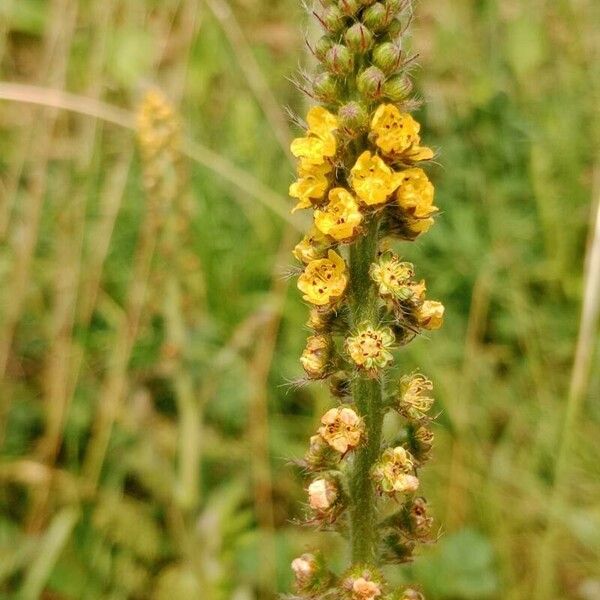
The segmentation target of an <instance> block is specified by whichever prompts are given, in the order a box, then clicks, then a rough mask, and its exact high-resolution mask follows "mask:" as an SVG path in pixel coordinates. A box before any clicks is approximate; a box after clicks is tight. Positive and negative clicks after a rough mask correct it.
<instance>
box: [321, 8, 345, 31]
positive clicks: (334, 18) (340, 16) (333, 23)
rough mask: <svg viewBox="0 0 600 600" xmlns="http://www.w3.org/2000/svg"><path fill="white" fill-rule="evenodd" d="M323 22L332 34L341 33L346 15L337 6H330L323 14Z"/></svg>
mask: <svg viewBox="0 0 600 600" xmlns="http://www.w3.org/2000/svg"><path fill="white" fill-rule="evenodd" d="M321 22H322V23H323V26H324V27H325V29H327V31H329V32H330V33H340V31H341V30H342V29H343V27H344V13H342V11H341V10H340V9H339V8H338V7H337V6H328V7H327V8H326V9H325V10H324V11H323V13H322V14H321Z"/></svg>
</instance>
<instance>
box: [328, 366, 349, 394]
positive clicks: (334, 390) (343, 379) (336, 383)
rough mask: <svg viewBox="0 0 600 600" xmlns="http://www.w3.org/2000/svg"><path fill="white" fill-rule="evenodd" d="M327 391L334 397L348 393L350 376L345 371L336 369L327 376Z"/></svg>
mask: <svg viewBox="0 0 600 600" xmlns="http://www.w3.org/2000/svg"><path fill="white" fill-rule="evenodd" d="M329 391H330V392H331V395H332V396H334V397H335V398H346V397H347V396H349V395H350V376H349V375H348V373H347V372H346V371H336V372H335V373H333V374H332V375H331V376H330V377H329Z"/></svg>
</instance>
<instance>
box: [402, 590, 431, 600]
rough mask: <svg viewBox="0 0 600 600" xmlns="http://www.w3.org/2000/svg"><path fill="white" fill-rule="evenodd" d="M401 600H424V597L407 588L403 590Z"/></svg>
mask: <svg viewBox="0 0 600 600" xmlns="http://www.w3.org/2000/svg"><path fill="white" fill-rule="evenodd" d="M401 600H425V596H423V594H421V592H417V590H413V589H410V588H409V589H406V590H404V592H403V594H402V598H401Z"/></svg>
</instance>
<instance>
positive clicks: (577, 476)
mask: <svg viewBox="0 0 600 600" xmlns="http://www.w3.org/2000/svg"><path fill="white" fill-rule="evenodd" d="M229 8H231V9H232V10H233V12H229ZM599 10H600V9H599V6H598V4H597V3H596V2H594V1H593V0H559V1H552V2H550V1H548V0H528V1H525V0H505V1H503V2H500V0H480V1H475V0H437V1H436V2H421V3H419V6H418V7H417V19H416V21H415V23H414V45H413V47H414V50H416V51H418V52H419V54H420V59H419V61H420V65H421V68H420V69H419V70H418V71H417V73H416V79H417V82H416V85H417V89H418V91H419V93H420V94H421V95H422V96H423V97H424V99H425V100H426V105H425V107H424V109H423V110H422V111H421V114H420V116H419V120H421V121H422V122H423V123H424V132H425V140H426V143H428V144H429V145H433V146H437V147H439V148H440V165H441V166H439V167H438V168H437V169H436V172H435V173H433V179H434V180H435V181H436V185H437V194H438V202H437V204H438V205H439V206H440V207H442V210H443V215H442V216H441V218H439V219H438V224H437V226H436V227H435V228H434V230H433V231H432V232H431V233H430V234H429V235H428V236H426V237H424V238H423V240H422V241H419V242H418V243H417V244H414V245H411V246H410V247H406V248H402V252H403V253H404V255H405V257H406V258H407V259H408V260H411V261H413V262H415V264H417V265H418V266H419V274H421V275H423V276H424V277H426V278H427V280H428V281H429V282H430V288H431V293H432V295H433V296H434V297H436V298H440V299H443V300H444V302H445V303H446V304H447V307H448V312H447V314H448V317H447V322H446V326H445V328H444V329H443V330H442V331H441V332H440V333H437V334H435V336H432V339H431V340H421V341H417V342H415V343H414V344H412V345H411V346H410V350H407V351H406V352H405V354H404V355H403V356H402V357H401V360H402V361H403V362H404V364H405V365H406V369H407V370H410V369H412V368H414V367H416V366H417V365H418V366H420V367H421V368H422V369H423V370H424V372H425V373H427V374H428V375H429V376H430V377H431V378H432V379H433V381H434V383H435V384H436V389H437V399H438V406H439V409H440V411H441V417H440V419H439V421H440V424H439V425H438V427H437V431H436V438H437V442H436V444H437V445H436V448H437V449H436V453H435V458H434V460H433V461H432V463H431V467H430V468H429V470H428V472H427V474H426V476H425V477H426V481H425V484H424V485H425V487H426V489H427V495H428V498H430V501H431V502H432V505H433V511H434V513H435V514H436V515H437V518H438V521H439V523H440V524H441V527H442V532H443V535H442V537H441V540H440V542H439V543H438V544H437V545H436V546H435V547H432V548H431V549H428V550H427V551H426V552H424V556H423V557H421V558H420V559H419V560H418V561H417V562H416V563H415V564H414V565H411V566H408V567H406V568H403V569H399V570H397V572H394V573H392V574H391V576H392V577H394V578H397V579H403V580H407V581H420V582H421V583H422V585H423V587H424V590H425V591H426V593H427V597H428V598H430V599H432V600H436V599H445V600H463V599H464V600H469V599H472V600H484V599H488V598H489V599H495V598H502V599H503V600H511V599H515V600H516V599H526V598H531V597H532V593H533V591H534V589H535V588H536V585H537V583H536V578H537V577H538V573H539V569H540V561H546V559H545V558H543V559H542V558H540V557H541V556H542V553H541V552H540V546H541V545H543V532H544V528H545V524H546V522H547V517H548V505H549V503H548V499H549V498H550V496H551V493H552V487H553V481H554V476H553V474H554V465H555V460H556V453H557V446H558V442H559V440H560V436H561V429H562V426H563V423H564V407H565V401H566V397H567V393H568V387H569V378H570V373H571V368H572V363H573V355H574V348H575V340H576V337H577V333H578V325H579V313H580V306H581V299H582V290H583V257H584V253H585V246H586V236H587V235H588V230H589V228H590V223H591V214H592V208H593V206H594V198H597V197H598V182H599V180H600V177H599V173H600V171H599V164H600V163H598V156H599V155H598V150H599V145H598V139H599V135H598V134H599V120H598V112H597V108H598V105H599V99H600V98H599V95H598V82H599V81H600V78H599V77H598V75H599V73H598V65H599V64H600V61H599V60H598V59H599V52H598V39H597V26H598V23H599V22H600V20H599V17H600V14H599ZM304 19H305V18H304V15H303V13H302V12H301V10H300V6H299V3H297V2H296V1H295V0H285V1H282V0H279V1H275V0H237V2H236V3H235V4H234V5H232V6H231V7H229V5H227V4H226V3H225V0H206V2H197V1H196V0H161V1H158V0H79V1H75V0H2V2H1V3H0V70H1V79H2V80H3V81H4V82H12V83H25V84H30V85H35V86H38V87H39V88H42V89H41V90H40V89H38V88H35V89H34V88H28V89H27V90H26V92H25V96H27V97H26V98H25V100H27V101H28V102H13V101H11V102H8V101H2V100H1V99H0V131H1V136H0V196H1V205H0V243H1V245H0V279H1V285H0V302H1V304H0V369H1V371H2V375H3V377H2V383H1V389H0V392H1V396H0V398H1V399H0V443H1V456H0V597H1V598H6V599H12V598H23V599H33V598H39V597H43V598H48V599H50V598H52V599H64V600H67V599H75V598H77V599H82V600H88V599H90V600H91V599H97V598H107V599H114V600H117V599H126V598H134V599H135V598H140V599H141V598H152V599H167V598H168V599H175V600H178V599H181V600H186V599H188V598H190V599H191V598H203V599H207V600H220V599H229V598H234V599H236V600H246V599H248V600H249V599H251V598H258V599H269V598H273V597H274V596H275V593H276V592H277V591H284V590H285V589H286V586H287V585H288V584H289V573H288V565H289V562H290V560H291V558H293V557H294V556H295V555H296V554H297V553H299V552H301V551H303V550H304V549H305V548H307V547H310V546H311V544H312V543H313V542H314V541H315V540H316V539H317V537H320V536H316V535H315V532H313V531H311V530H309V529H304V530H303V529H300V528H297V527H296V526H294V525H293V524H292V523H291V522H290V521H291V519H293V518H294V517H298V516H300V514H301V511H302V507H301V505H302V502H303V501H304V492H303V489H302V482H301V480H300V478H299V477H298V473H297V472H295V471H294V469H292V468H290V467H289V465H288V464H287V459H288V458H290V457H296V456H300V455H301V454H302V453H303V452H304V446H305V444H306V441H307V439H308V435H309V433H310V432H312V431H313V429H314V428H315V424H316V419H317V415H318V414H319V413H320V412H321V411H322V410H323V409H324V407H325V406H327V403H328V399H327V397H326V394H325V392H324V391H323V390H321V389H319V387H318V386H313V385H311V386H300V387H298V386H295V385H294V384H293V382H294V381H295V380H296V379H297V378H298V377H299V375H300V367H299V364H298V361H297V357H298V355H299V354H300V352H301V349H302V347H303V343H304V338H305V330H304V327H303V324H304V320H305V317H306V310H305V308H304V306H303V305H302V303H301V301H300V300H299V295H298V294H297V293H296V292H295V290H294V289H289V288H293V286H290V285H289V282H288V281H287V279H286V278H285V277H284V276H283V275H284V274H285V272H286V269H287V268H288V265H289V264H290V263H291V261H292V259H291V257H290V255H289V249H290V248H291V247H292V246H293V245H294V243H295V242H296V241H297V238H298V237H299V228H302V227H304V225H305V223H303V222H302V221H301V219H300V220H297V221H296V220H291V221H290V219H289V218H288V219H287V220H285V219H282V217H281V215H285V214H286V213H287V210H288V209H289V207H290V206H291V204H290V201H288V200H287V199H286V190H287V185H288V184H289V182H290V181H291V179H292V166H291V164H290V163H289V161H288V158H287V156H286V152H285V150H284V148H285V141H286V140H287V139H288V138H289V137H290V135H291V134H290V131H289V129H288V126H287V122H286V120H285V118H284V116H283V114H282V112H281V109H280V107H281V106H284V105H289V106H291V107H292V108H293V109H294V110H296V111H299V112H301V111H302V110H303V100H302V98H300V96H299V94H298V93H297V92H296V90H295V89H294V88H293V86H292V85H291V84H289V82H288V81H287V80H286V77H287V76H291V75H293V73H294V71H295V69H296V67H297V66H298V64H299V62H300V63H305V62H306V61H308V60H309V58H308V57H307V56H306V53H305V50H304V49H303V48H304V46H303V40H302V37H301V34H302V28H303V26H304V25H303V24H304V23H305V20H304ZM150 85H156V86H159V87H160V88H161V89H163V90H164V91H165V93H167V94H168V96H169V97H170V98H171V100H172V101H173V102H174V104H175V105H176V106H177V108H178V110H179V111H180V114H181V121H182V123H183V129H184V133H185V137H186V138H188V139H189V140H193V141H194V144H195V145H192V146H189V147H188V150H189V154H191V155H192V159H190V160H187V162H186V164H185V171H186V172H187V175H183V176H182V178H183V179H182V185H183V188H184V189H185V190H186V191H185V192H184V193H182V195H181V198H180V199H179V201H178V202H177V205H176V206H175V208H173V209H172V211H170V212H167V211H162V212H161V209H160V207H158V209H157V208H156V207H154V208H153V207H152V206H151V205H150V203H149V201H148V199H147V198H146V196H145V194H144V187H143V185H142V176H141V173H140V164H139V157H138V155H137V152H136V150H135V138H134V135H133V133H132V132H131V131H130V130H128V129H127V128H123V127H119V126H116V125H114V124H110V123H107V122H105V121H103V120H97V119H94V118H91V117H89V116H85V115H82V114H80V112H81V111H83V112H86V111H87V112H90V111H91V112H97V111H96V108H97V106H96V105H95V104H93V101H94V100H101V101H102V102H104V103H108V104H110V105H112V106H118V107H121V108H124V109H126V110H128V111H131V110H134V109H135V107H136V106H137V104H138V102H139V100H140V97H141V94H142V93H143V91H144V90H145V89H147V88H148V86H150ZM48 89H52V90H65V91H68V92H71V93H73V94H76V95H77V96H81V97H84V98H86V99H88V101H85V102H84V103H83V105H80V104H78V105H77V107H76V108H77V111H75V112H73V111H65V110H59V109H57V108H52V107H51V105H53V104H55V101H56V96H55V95H53V94H52V93H51V92H48V91H47V90H48ZM6 90H7V88H6V87H0V98H2V92H6ZM32 99H33V100H36V101H39V102H41V105H34V104H30V103H29V101H31V100H32ZM89 99H91V101H92V103H91V104H90V100H89ZM63 100H64V98H62V100H61V98H59V104H60V102H62V101H63ZM78 111H79V112H78ZM111 114H112V113H111ZM119 114H120V113H119ZM125 120H126V121H127V119H125ZM125 124H127V123H125ZM199 144H202V146H200V145H199ZM206 148H210V149H212V150H213V151H214V152H215V153H217V154H216V155H214V156H213V155H210V154H207V151H206ZM273 208H275V210H273ZM149 215H150V217H149ZM148 223H150V225H148ZM152 224H154V229H153V225H152ZM167 224H168V225H167ZM157 228H158V231H162V232H163V233H160V235H159V234H158V233H156V232H157ZM171 228H172V229H171ZM169 231H170V232H171V235H170V236H169V235H167V234H166V233H164V232H169ZM163 234H164V235H163ZM154 245H156V247H155V246H154ZM144 257H146V258H148V257H150V259H151V260H150V262H149V263H148V265H149V267H148V268H147V269H145V268H144ZM145 285H147V291H148V293H147V294H146V299H145V301H144V302H143V303H141V304H140V301H139V290H140V289H142V290H143V289H144V286H145ZM142 298H143V294H142ZM138 313H139V314H138ZM138 317H139V318H138ZM593 365H594V368H593V369H592V374H591V378H590V381H589V385H588V386H587V393H586V395H585V398H584V400H585V404H584V407H583V410H582V413H581V415H580V418H579V419H578V420H577V422H576V424H575V426H574V427H575V429H574V431H573V433H574V441H575V443H574V445H573V447H572V451H571V453H570V455H569V457H568V467H569V469H568V474H567V479H566V484H567V485H566V489H567V491H568V494H567V501H568V502H567V505H566V506H565V507H563V510H562V511H561V513H560V518H559V522H558V523H557V527H559V532H560V537H559V544H557V545H556V546H553V548H552V549H551V550H552V553H551V558H552V559H554V561H555V562H553V563H551V565H555V567H554V566H552V567H551V568H552V569H555V571H556V574H557V577H558V582H559V586H560V590H559V592H557V594H558V595H557V596H556V597H557V598H561V599H565V598H573V599H575V598H577V599H580V600H597V599H598V598H600V579H599V578H598V564H599V561H600V508H599V505H598V494H599V492H600V484H599V481H600V466H599V465H600V448H599V447H598V445H597V440H598V439H599V437H600V409H599V406H600V404H599V403H598V400H600V368H599V359H598V353H597V350H596V355H595V357H593ZM198 465H199V466H198ZM197 466H198V468H196V467H197ZM325 543H326V544H329V545H328V546H327V547H328V548H329V549H330V551H331V552H332V553H337V555H338V556H339V560H340V561H342V559H343V557H342V556H341V555H340V553H339V550H338V547H339V544H338V541H337V540H335V539H328V540H326V542H325ZM542 567H543V565H542Z"/></svg>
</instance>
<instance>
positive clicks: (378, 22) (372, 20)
mask: <svg viewBox="0 0 600 600" xmlns="http://www.w3.org/2000/svg"><path fill="white" fill-rule="evenodd" d="M362 19H363V23H364V24H365V25H366V26H367V27H368V28H369V29H371V31H374V32H375V33H378V32H380V31H382V30H383V29H385V28H386V27H387V26H388V25H389V24H390V20H391V12H390V11H388V10H387V9H386V7H385V6H384V5H383V4H382V3H381V2H375V4H373V5H372V6H369V8H367V10H365V12H364V13H363V17H362Z"/></svg>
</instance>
